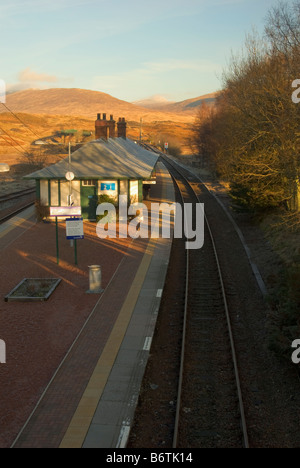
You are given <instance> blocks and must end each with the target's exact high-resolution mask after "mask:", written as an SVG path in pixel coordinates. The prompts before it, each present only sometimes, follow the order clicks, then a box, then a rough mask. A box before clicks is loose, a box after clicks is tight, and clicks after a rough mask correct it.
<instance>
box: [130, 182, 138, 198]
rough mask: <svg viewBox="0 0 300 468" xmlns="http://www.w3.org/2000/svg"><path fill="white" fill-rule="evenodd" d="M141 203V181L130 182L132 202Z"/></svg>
mask: <svg viewBox="0 0 300 468" xmlns="http://www.w3.org/2000/svg"><path fill="white" fill-rule="evenodd" d="M138 201H139V181H138V180H131V181H130V202H131V203H136V202H138Z"/></svg>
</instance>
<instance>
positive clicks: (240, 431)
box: [164, 158, 249, 448]
mask: <svg viewBox="0 0 300 468" xmlns="http://www.w3.org/2000/svg"><path fill="white" fill-rule="evenodd" d="M164 162H165V164H166V165H167V167H168V169H169V171H170V173H171V174H172V177H173V180H174V182H175V183H176V185H177V187H178V190H179V193H180V197H181V199H182V203H194V204H195V203H199V202H200V200H199V197H198V194H197V193H196V191H195V188H194V187H193V185H192V184H191V182H190V180H188V179H187V178H186V177H185V176H184V175H183V174H182V172H181V171H179V170H178V169H177V168H176V169H175V167H174V166H173V165H171V164H170V163H169V162H168V161H167V160H166V159H165V158H164ZM194 183H196V181H195V180H194ZM197 185H198V184H196V186H197ZM185 288H186V290H185V305H184V326H183V340H182V355H181V366H180V377H179V385H178V397H177V408H176V417H175V429H174V437H173V448H177V447H181V448H184V447H187V446H189V444H191V441H193V442H192V445H193V446H194V447H218V446H222V447H239V446H241V447H246V448H248V447H249V442H248V434H247V425H246V419H245V412H244V404H243V398H242V392H241V385H240V378H239V370H238V364H237V358H236V351H235V345H234V339H233V332H232V327H231V320H230V313H229V309H228V304H227V298H226V292H225V286H224V281H223V277H222V269H221V264H220V261H219V258H218V254H217V249H216V245H215V240H214V237H213V234H212V230H211V228H210V225H209V222H208V219H207V217H205V244H204V246H203V248H202V249H199V250H186V280H185ZM195 388H198V389H199V392H197V393H195Z"/></svg>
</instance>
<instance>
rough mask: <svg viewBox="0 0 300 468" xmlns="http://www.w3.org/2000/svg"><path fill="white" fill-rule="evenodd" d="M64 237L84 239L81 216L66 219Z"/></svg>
mask: <svg viewBox="0 0 300 468" xmlns="http://www.w3.org/2000/svg"><path fill="white" fill-rule="evenodd" d="M66 237H67V239H70V240H77V239H84V232H83V218H67V219H66Z"/></svg>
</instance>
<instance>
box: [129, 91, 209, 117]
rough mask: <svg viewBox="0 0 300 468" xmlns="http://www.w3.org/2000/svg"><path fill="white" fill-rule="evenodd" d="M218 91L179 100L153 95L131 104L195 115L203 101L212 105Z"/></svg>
mask: <svg viewBox="0 0 300 468" xmlns="http://www.w3.org/2000/svg"><path fill="white" fill-rule="evenodd" d="M217 95H218V93H217V92H216V93H211V94H205V95H204V96H199V97H196V98H192V99H187V100H185V101H180V102H171V101H167V100H166V99H164V98H159V96H153V98H149V99H145V100H142V101H135V102H133V103H132V104H134V105H138V106H143V107H146V108H148V109H151V110H156V111H160V112H171V113H175V114H183V115H195V113H196V112H197V109H198V108H199V107H200V106H201V105H202V104H203V103H204V102H205V103H206V104H207V105H208V106H213V105H214V103H215V102H216V97H217Z"/></svg>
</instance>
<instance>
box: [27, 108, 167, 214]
mask: <svg viewBox="0 0 300 468" xmlns="http://www.w3.org/2000/svg"><path fill="white" fill-rule="evenodd" d="M116 126H117V131H116ZM126 126H127V123H126V121H125V119H124V118H120V119H119V121H118V122H117V125H116V122H115V121H114V120H113V116H112V115H111V116H110V119H109V120H107V119H106V114H103V117H102V118H101V114H98V115H97V120H96V122H95V136H96V139H95V140H94V141H92V142H90V143H87V144H85V145H83V146H82V147H81V148H79V149H78V150H77V151H75V152H74V153H72V155H71V156H70V157H67V158H66V159H64V160H62V161H60V162H58V163H56V164H53V165H51V166H49V167H45V168H43V169H41V170H39V171H36V172H34V173H32V174H30V175H27V176H25V178H26V179H34V180H35V181H36V194H37V201H39V203H40V205H41V206H45V207H50V206H54V207H58V206H68V205H70V204H72V205H73V206H81V208H82V217H83V218H84V219H88V220H95V219H96V209H97V205H98V200H99V196H100V195H108V196H109V197H111V198H114V199H115V200H116V201H117V200H118V197H119V195H127V197H128V200H129V203H133V202H135V201H139V202H141V201H142V200H143V198H144V194H143V192H144V190H143V187H144V186H145V184H147V182H148V183H149V182H152V181H153V179H154V177H155V166H156V163H157V160H158V157H159V156H158V155H157V154H156V153H153V152H151V151H148V150H146V149H144V148H142V147H140V146H139V145H138V144H136V143H135V142H134V141H132V140H130V139H127V138H126ZM68 172H72V173H73V174H74V176H75V177H74V179H73V180H72V181H68V180H67V179H66V174H67V173H68Z"/></svg>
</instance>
